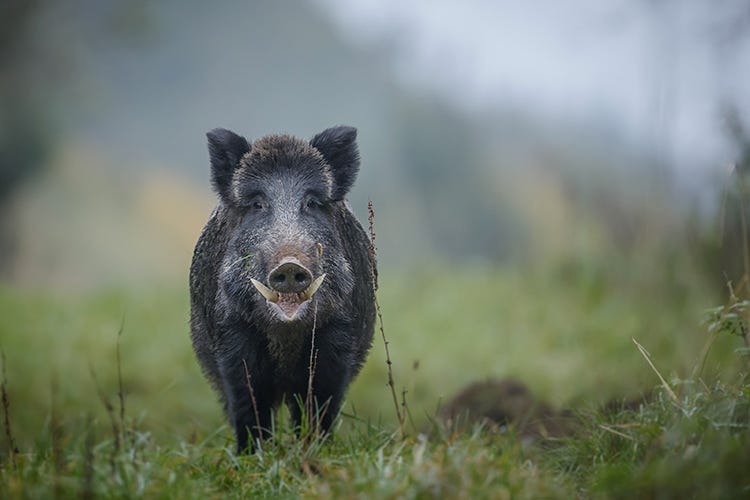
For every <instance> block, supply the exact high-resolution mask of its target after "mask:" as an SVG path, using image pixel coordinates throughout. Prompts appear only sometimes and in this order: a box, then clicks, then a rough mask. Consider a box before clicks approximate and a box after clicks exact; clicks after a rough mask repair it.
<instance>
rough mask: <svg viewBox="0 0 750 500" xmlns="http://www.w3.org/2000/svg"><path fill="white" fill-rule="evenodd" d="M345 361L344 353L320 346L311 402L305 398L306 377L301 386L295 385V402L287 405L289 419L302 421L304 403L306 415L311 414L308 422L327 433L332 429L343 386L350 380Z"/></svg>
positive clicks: (342, 393) (296, 422) (295, 422)
mask: <svg viewBox="0 0 750 500" xmlns="http://www.w3.org/2000/svg"><path fill="white" fill-rule="evenodd" d="M342 358H343V359H342ZM347 360H348V356H346V355H343V356H342V354H341V353H333V352H331V351H330V350H329V349H326V348H321V349H320V351H319V352H318V357H317V362H316V363H315V373H314V374H313V381H312V396H313V400H312V404H310V403H309V402H308V401H307V397H308V387H307V383H308V380H307V379H306V380H305V386H304V388H302V387H299V388H298V390H297V391H296V398H295V399H296V401H295V402H294V404H291V405H290V407H289V409H290V413H291V416H292V421H293V422H294V424H295V425H296V426H299V425H300V424H301V421H302V407H301V406H302V405H304V409H305V413H306V415H307V418H308V419H310V418H311V417H312V420H310V423H311V424H312V428H313V429H314V430H315V431H317V432H320V433H321V434H326V433H327V432H328V431H329V430H330V429H331V426H332V425H333V422H334V421H335V419H336V417H337V416H338V413H339V410H340V409H341V403H342V401H343V399H344V394H345V393H346V388H347V386H348V385H349V382H350V381H351V372H350V369H349V366H350V364H348V363H347ZM305 371H307V369H306V370H305Z"/></svg>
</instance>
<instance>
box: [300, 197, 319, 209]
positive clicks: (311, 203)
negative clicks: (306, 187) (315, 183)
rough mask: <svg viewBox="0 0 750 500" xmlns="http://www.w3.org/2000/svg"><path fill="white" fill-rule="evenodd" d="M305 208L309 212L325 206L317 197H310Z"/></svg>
mask: <svg viewBox="0 0 750 500" xmlns="http://www.w3.org/2000/svg"><path fill="white" fill-rule="evenodd" d="M304 207H305V210H307V211H308V212H310V211H315V210H320V209H321V208H323V203H322V202H321V201H320V200H318V199H317V198H315V197H312V196H311V197H308V198H307V199H306V200H305V203H304Z"/></svg>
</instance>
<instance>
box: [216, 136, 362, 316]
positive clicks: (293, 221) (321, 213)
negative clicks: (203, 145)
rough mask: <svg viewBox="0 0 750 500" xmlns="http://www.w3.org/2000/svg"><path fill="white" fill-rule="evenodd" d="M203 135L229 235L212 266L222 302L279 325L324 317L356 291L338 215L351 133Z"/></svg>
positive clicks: (351, 165) (350, 175)
mask: <svg viewBox="0 0 750 500" xmlns="http://www.w3.org/2000/svg"><path fill="white" fill-rule="evenodd" d="M207 137H208V149H209V154H210V159H211V181H212V183H213V186H214V189H215V190H216V192H217V193H218V195H219V199H220V204H219V208H218V210H217V215H215V216H218V217H223V218H224V221H223V222H224V223H225V224H227V226H226V228H227V231H228V234H229V237H228V238H227V240H226V241H225V242H224V243H225V244H226V248H225V250H224V258H223V261H222V265H221V267H220V270H219V283H220V293H223V294H224V296H225V297H226V306H227V307H232V308H236V310H237V311H238V312H240V313H241V314H244V315H246V316H247V317H248V318H249V319H252V320H260V321H264V322H267V323H276V324H278V323H285V324H290V325H292V324H307V323H309V322H311V321H312V318H313V315H314V314H317V315H318V317H321V316H322V317H325V316H328V315H330V314H331V313H332V312H334V311H335V309H336V304H342V303H345V302H346V301H345V300H344V299H345V297H346V296H347V295H348V294H349V293H351V291H352V289H353V277H352V275H351V268H350V266H349V264H348V262H347V260H346V258H345V254H344V250H343V246H342V239H343V238H346V235H345V234H341V232H340V229H339V227H340V225H341V224H339V223H338V218H339V217H340V213H341V210H346V208H345V207H344V203H345V202H344V197H345V195H346V193H347V192H348V191H349V189H350V188H351V186H352V184H353V183H354V180H355V178H356V176H357V172H358V170H359V152H358V149H357V144H356V137H357V131H356V129H354V128H352V127H345V126H340V127H334V128H330V129H327V130H325V131H323V132H321V133H320V134H318V135H316V136H315V137H314V138H313V139H312V140H311V141H310V142H306V141H303V140H301V139H297V138H295V137H291V136H288V135H271V136H267V137H264V138H262V139H259V140H257V141H256V142H255V143H253V144H249V143H248V141H247V140H245V138H243V137H241V136H239V135H237V134H235V133H233V132H230V131H228V130H225V129H215V130H212V131H211V132H209V133H208V134H207ZM313 303H315V306H314V307H313ZM313 309H314V310H313Z"/></svg>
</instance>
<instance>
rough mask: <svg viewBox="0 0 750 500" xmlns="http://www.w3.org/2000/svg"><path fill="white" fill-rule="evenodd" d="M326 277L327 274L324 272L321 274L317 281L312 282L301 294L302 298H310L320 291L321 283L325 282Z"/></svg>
mask: <svg viewBox="0 0 750 500" xmlns="http://www.w3.org/2000/svg"><path fill="white" fill-rule="evenodd" d="M324 279H326V274H325V273H323V274H321V275H320V276H318V277H317V279H316V280H315V281H313V282H312V283H310V286H308V287H307V289H306V290H305V291H304V292H302V293H301V294H300V296H301V297H302V300H308V299H310V298H311V297H312V296H313V295H315V292H317V291H318V288H320V285H321V284H322V283H323V280H324Z"/></svg>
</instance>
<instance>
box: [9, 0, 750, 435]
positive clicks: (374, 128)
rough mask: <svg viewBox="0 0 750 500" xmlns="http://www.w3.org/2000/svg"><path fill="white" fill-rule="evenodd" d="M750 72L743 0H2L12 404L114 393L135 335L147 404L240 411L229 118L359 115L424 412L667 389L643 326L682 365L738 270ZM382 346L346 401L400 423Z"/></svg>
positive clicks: (286, 128)
mask: <svg viewBox="0 0 750 500" xmlns="http://www.w3.org/2000/svg"><path fill="white" fill-rule="evenodd" d="M748 81H750V7H748V4H747V2H745V1H744V0H723V1H720V2H715V1H700V0H696V1H692V2H681V1H670V0H639V1H625V0H610V1H606V2H599V1H590V0H568V1H566V2H554V1H543V0H535V1H529V2H523V3H517V2H505V1H499V2H494V1H486V0H471V1H465V2H461V3H456V2H447V1H445V2H444V1H437V2H436V1H430V2H428V1H426V0H419V1H414V2H406V3H405V2H397V1H396V0H380V1H374V0H366V1H359V2H347V1H344V0H315V1H304V0H288V1H283V2H278V1H270V0H269V1H254V2H244V1H238V0H237V1H235V0H227V1H222V2H214V3H210V4H209V3H206V2H197V1H180V2H177V1H163V2H146V1H142V0H135V1H129V2H119V1H114V0H96V1H94V0H75V1H74V0H58V1H55V0H26V1H19V0H9V1H6V2H3V5H2V6H0V155H1V156H0V277H1V278H0V280H1V283H2V288H1V290H2V292H1V293H0V313H2V317H3V320H2V325H0V334H1V335H0V347H2V348H3V350H4V352H5V356H6V358H7V368H8V370H7V372H8V376H9V380H10V384H9V387H10V388H11V390H12V391H15V394H14V397H15V398H16V399H17V400H18V401H19V403H18V404H17V405H16V410H15V411H18V412H20V413H21V414H22V415H24V417H27V418H22V419H21V421H23V422H25V423H24V424H23V425H25V426H26V427H28V428H27V429H26V430H27V434H28V435H34V432H35V431H34V429H35V427H34V426H38V425H41V422H42V421H43V420H44V415H45V414H46V413H45V412H48V411H49V408H50V405H52V404H53V403H51V401H53V400H54V399H55V397H57V398H58V399H59V400H60V401H59V403H58V404H60V405H63V406H65V407H66V408H70V409H71V410H70V411H73V412H75V411H80V412H83V411H85V410H84V409H86V408H89V407H96V406H97V405H98V404H99V403H98V401H97V398H96V391H95V389H93V387H94V385H93V382H92V380H91V377H90V373H89V372H90V371H92V370H93V371H95V372H97V373H100V376H99V379H100V383H101V384H103V385H106V384H107V383H111V382H112V380H113V379H112V377H114V371H113V369H112V368H113V365H112V363H113V360H114V346H115V343H116V341H117V332H118V330H119V328H120V326H121V325H122V327H123V335H122V347H123V372H124V380H125V383H126V389H127V393H128V395H129V398H130V400H131V401H132V403H131V404H133V405H134V406H135V410H134V411H135V412H136V413H138V412H143V414H144V415H147V417H146V418H151V421H152V423H153V425H154V427H155V428H159V426H162V427H164V428H169V429H172V428H173V426H175V425H176V426H177V429H178V430H177V431H175V432H181V431H182V430H183V429H186V428H187V427H186V426H188V425H193V426H196V428H198V429H199V430H205V429H210V428H212V426H215V425H218V424H219V423H220V422H221V415H220V412H219V407H218V405H217V404H215V403H214V400H213V396H211V394H210V391H209V389H208V386H207V384H206V383H205V382H204V381H203V379H202V378H201V375H200V372H199V370H198V367H197V363H196V362H195V360H194V359H193V356H192V352H191V350H190V345H189V337H188V328H187V317H188V302H187V293H188V291H187V271H188V266H189V262H190V257H191V255H192V249H193V245H194V243H195V241H196V239H197V237H198V234H199V232H200V230H201V228H202V226H203V224H204V223H205V221H206V219H207V218H208V215H209V214H210V211H211V209H212V207H213V205H214V203H215V197H214V195H213V193H212V192H211V190H210V186H209V182H208V161H207V160H208V157H207V156H208V155H207V152H206V146H205V135H204V134H205V132H206V131H207V130H210V129H211V128H214V127H225V128H229V129H232V130H234V131H236V132H238V133H240V134H243V135H245V136H246V137H248V138H249V139H251V140H252V139H256V138H259V137H261V136H262V135H265V134H268V133H273V132H288V133H292V134H295V135H299V136H302V137H312V136H313V135H314V134H315V133H317V132H319V131H321V130H323V129H325V128H327V127H329V126H332V125H335V124H349V125H353V126H356V127H357V128H358V129H359V144H360V149H361V154H362V158H363V162H362V169H361V173H360V176H359V179H358V181H357V184H356V185H355V188H354V190H353V191H352V193H351V195H350V201H351V203H352V205H353V208H354V211H355V213H357V214H358V215H359V217H360V219H362V220H366V215H367V210H366V207H367V200H368V199H371V200H372V201H373V204H374V208H375V213H376V228H375V229H376V231H377V242H376V244H377V247H378V257H379V263H380V269H381V273H382V281H381V302H382V306H383V314H384V322H385V331H386V334H387V335H388V336H389V338H390V341H391V344H392V347H391V349H392V353H393V357H394V363H395V369H396V376H397V385H399V386H400V387H403V388H404V389H406V390H407V394H408V398H409V400H410V401H411V402H412V408H413V410H414V412H413V413H414V414H417V415H418V418H421V417H423V416H424V415H429V414H431V413H433V412H434V408H436V407H437V406H438V405H439V404H440V401H441V400H444V399H445V398H447V397H450V395H451V394H452V393H453V392H455V390H456V389H458V388H459V387H461V386H462V385H463V384H465V383H467V382H469V381H471V380H475V379H478V378H483V377H488V376H506V375H513V376H517V377H520V378H522V379H523V380H526V381H528V382H529V384H530V385H531V386H532V388H533V390H534V391H535V392H537V393H539V394H540V395H541V396H543V397H545V398H548V399H550V400H551V401H552V402H553V403H554V404H556V405H567V404H573V403H576V402H581V401H604V400H606V399H608V398H612V397H621V396H622V397H624V396H626V395H629V394H633V393H638V391H642V390H644V388H647V387H648V386H649V384H652V383H655V382H654V380H653V374H652V373H650V372H649V371H648V369H647V368H646V367H645V365H644V362H643V359H642V358H641V357H640V355H639V354H638V353H637V352H636V350H635V349H634V347H633V345H632V342H631V338H632V337H636V338H638V339H639V341H640V342H641V343H643V344H644V345H645V346H646V347H647V348H649V349H650V350H651V352H652V355H654V357H655V358H657V359H660V360H661V361H662V362H663V363H664V369H665V371H666V372H670V370H674V372H675V373H681V370H686V369H689V368H691V367H693V366H694V363H695V360H696V357H697V356H698V352H699V351H700V348H701V346H702V345H703V343H704V342H705V340H706V335H705V332H704V330H703V328H702V326H701V315H702V312H703V310H704V309H705V308H707V307H710V306H713V305H716V304H721V303H723V302H724V301H725V300H726V297H727V293H728V292H727V287H726V283H727V281H728V280H731V281H732V282H733V284H734V285H735V287H741V286H742V282H741V277H742V275H743V273H744V272H745V269H746V264H745V262H746V261H747V246H746V243H745V244H744V245H743V241H746V235H745V231H744V227H743V217H744V216H745V215H750V214H747V211H746V210H745V212H743V192H744V191H743V190H744V186H745V184H746V177H747V175H748V174H749V173H750V94H749V93H748V92H747V82H748ZM745 191H746V190H745ZM743 250H744V252H745V254H744V256H743ZM733 347H736V342H735V343H732V342H730V341H727V342H726V346H725V347H722V346H718V347H717V348H716V350H715V352H717V353H718V354H717V355H716V359H714V360H713V362H712V363H713V364H712V363H708V365H707V366H709V368H710V367H712V366H714V367H715V368H716V369H717V370H718V369H720V368H723V367H727V366H729V365H732V363H734V361H733V358H732V359H729V358H727V359H725V358H723V357H722V353H727V352H730V351H731V349H732V348H733ZM722 349H724V350H723V351H722ZM382 359H383V355H382V343H380V342H379V341H376V343H375V345H374V348H373V354H372V357H371V359H370V361H369V362H368V365H367V367H366V369H365V371H364V373H363V374H362V376H361V377H360V379H358V381H357V382H355V384H354V385H353V386H352V391H351V393H350V400H351V407H350V408H349V409H348V410H347V411H350V412H362V413H363V414H365V415H367V416H370V417H373V418H380V417H383V418H390V414H391V413H392V412H391V410H392V409H389V406H388V401H389V399H388V398H389V397H390V396H389V393H388V392H387V389H386V387H385V375H384V374H385V365H384V363H383V362H382ZM88 365H91V367H92V369H89V366H88ZM51 380H57V382H56V384H57V387H61V389H59V395H58V396H55V394H56V392H55V391H58V390H57V389H56V390H55V391H51V389H50V387H51V385H50V384H51V382H50V381H51ZM66 381H68V382H66ZM108 381H109V382H108ZM52 385H53V386H54V385H55V384H52ZM576 404H577V403H576Z"/></svg>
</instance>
